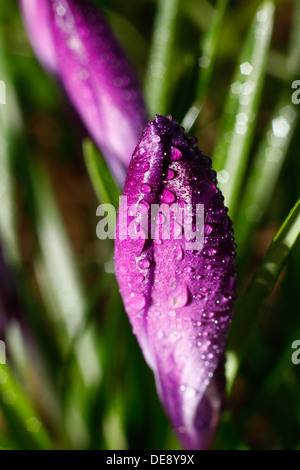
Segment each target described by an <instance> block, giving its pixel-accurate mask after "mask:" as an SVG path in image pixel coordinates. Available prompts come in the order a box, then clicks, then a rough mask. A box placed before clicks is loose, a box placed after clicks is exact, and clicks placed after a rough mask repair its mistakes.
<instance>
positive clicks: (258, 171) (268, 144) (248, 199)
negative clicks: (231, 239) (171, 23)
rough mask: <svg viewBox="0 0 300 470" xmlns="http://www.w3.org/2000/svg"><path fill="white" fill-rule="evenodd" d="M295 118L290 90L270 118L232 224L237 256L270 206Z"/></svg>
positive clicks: (295, 121) (242, 250) (294, 108)
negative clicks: (234, 222)
mask: <svg viewBox="0 0 300 470" xmlns="http://www.w3.org/2000/svg"><path fill="white" fill-rule="evenodd" d="M298 118H299V112H298V109H297V107H296V106H293V105H292V103H291V94H290V90H289V91H288V92H285V93H284V95H283V96H282V97H281V98H280V100H279V102H278V104H277V106H276V108H275V110H274V112H273V114H272V117H271V119H270V122H269V125H268V127H267V129H266V133H265V137H264V139H263V140H262V141H261V143H260V145H259V148H258V152H257V154H256V156H255V158H254V160H253V164H252V166H251V169H250V173H249V176H248V179H247V182H246V187H245V189H244V191H243V193H242V200H241V202H240V206H239V212H238V216H237V221H236V224H235V227H236V242H237V245H238V252H239V255H241V254H242V253H244V251H245V249H246V247H247V242H248V241H249V238H250V236H251V233H252V230H253V228H254V227H255V226H256V225H257V224H258V223H259V222H260V220H261V219H262V217H263V215H264V214H265V212H266V210H267V208H268V206H269V203H270V201H271V197H272V194H273V192H274V189H275V187H276V183H277V181H278V177H279V175H280V170H281V168H282V165H283V163H284V161H285V158H286V156H287V153H288V149H289V145H290V142H291V139H292V136H293V134H294V131H295V128H296V124H297V121H298Z"/></svg>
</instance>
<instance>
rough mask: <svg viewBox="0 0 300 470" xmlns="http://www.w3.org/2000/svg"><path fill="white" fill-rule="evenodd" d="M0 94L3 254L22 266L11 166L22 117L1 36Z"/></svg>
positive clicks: (0, 232)
mask: <svg viewBox="0 0 300 470" xmlns="http://www.w3.org/2000/svg"><path fill="white" fill-rule="evenodd" d="M0 70H1V76H0V78H1V83H0V86H1V90H2V91H1V95H2V98H4V101H5V103H0V129H1V135H0V188H1V210H0V237H1V242H2V245H3V249H4V254H5V257H6V258H7V260H8V261H9V262H10V264H13V265H14V266H15V267H19V266H20V250H19V240H18V236H17V227H16V199H15V180H14V174H13V169H12V166H13V165H12V161H13V153H14V152H13V151H14V145H15V139H16V137H17V136H18V134H19V133H20V128H21V117H20V111H19V108H18V104H17V100H16V96H15V90H14V87H13V83H12V81H11V79H10V76H9V74H8V72H7V70H6V60H5V55H4V53H3V51H2V44H1V37H0Z"/></svg>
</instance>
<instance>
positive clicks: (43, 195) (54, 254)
mask: <svg viewBox="0 0 300 470" xmlns="http://www.w3.org/2000/svg"><path fill="white" fill-rule="evenodd" d="M31 174H32V183H33V187H34V194H35V204H36V210H37V221H36V222H37V233H38V240H39V245H40V250H41V265H40V266H39V273H38V274H39V275H38V276H37V279H38V281H39V283H40V287H41V289H42V292H43V293H44V295H45V297H44V298H45V300H46V302H45V303H46V306H48V307H50V311H51V312H52V314H53V315H54V316H55V317H54V318H55V319H56V320H58V321H59V322H61V325H63V327H64V329H63V330H62V331H65V334H66V338H65V343H66V345H67V348H68V347H69V346H70V344H71V342H72V341H73V340H74V339H75V338H76V337H77V335H79V336H80V332H81V331H85V326H86V318H85V317H86V314H87V303H86V298H85V294H84V288H83V285H82V283H81V280H80V275H79V273H78V271H77V266H76V262H75V259H74V255H73V253H72V250H71V248H70V242H69V240H68V237H67V234H66V233H65V229H64V225H63V222H62V220H61V216H60V213H59V209H58V207H57V204H56V201H55V198H54V195H53V193H52V189H51V186H50V182H49V180H48V177H47V175H46V172H45V171H44V169H43V168H42V167H39V166H38V164H37V162H35V166H34V167H32V169H31ZM61 325H60V326H61ZM83 334H84V335H85V334H87V335H88V336H89V337H88V338H87V337H85V338H84V339H83V338H81V343H76V344H75V346H74V347H75V352H76V356H77V360H78V362H79V365H80V369H81V373H82V376H83V378H84V381H85V382H86V384H93V383H94V382H96V383H98V381H99V380H100V377H101V368H100V364H99V358H98V352H97V348H96V346H95V339H94V338H93V337H92V336H90V333H89V332H88V330H87V332H86V333H85V332H84V333H83ZM82 344H85V346H86V353H83V351H82V347H81V346H82ZM87 355H88V357H87ZM86 361H87V362H86Z"/></svg>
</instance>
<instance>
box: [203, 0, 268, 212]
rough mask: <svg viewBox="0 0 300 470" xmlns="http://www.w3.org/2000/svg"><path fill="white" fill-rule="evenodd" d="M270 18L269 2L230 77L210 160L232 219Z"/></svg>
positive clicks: (255, 107)
mask: <svg viewBox="0 0 300 470" xmlns="http://www.w3.org/2000/svg"><path fill="white" fill-rule="evenodd" d="M273 14H274V6H273V3H272V2H265V3H263V4H262V6H260V7H259V8H258V10H257V12H256V16H255V19H254V21H253V24H252V26H251V29H250V32H249V34H248V36H247V38H246V41H245V44H244V46H243V49H242V52H241V56H240V59H239V61H238V66H237V68H236V70H235V73H234V78H233V82H232V84H231V88H230V93H229V95H228V97H227V101H226V104H225V109H224V114H223V118H222V121H223V122H222V129H221V132H220V136H221V137H220V139H219V142H218V145H217V146H216V148H215V151H214V154H213V157H212V160H213V164H214V168H215V169H216V170H217V171H218V181H219V187H220V189H221V191H222V192H223V195H224V198H225V204H226V205H227V206H228V208H229V210H230V215H231V217H232V218H234V215H235V212H236V208H237V205H238V202H239V195H240V191H241V188H242V185H243V180H244V174H245V170H246V166H247V160H248V155H249V151H250V146H251V142H252V138H253V129H254V124H255V122H256V119H255V117H256V113H257V110H258V106H259V103H260V99H261V92H262V86H263V81H264V76H265V71H266V60H267V56H268V51H269V45H270V39H271V33H272V28H273Z"/></svg>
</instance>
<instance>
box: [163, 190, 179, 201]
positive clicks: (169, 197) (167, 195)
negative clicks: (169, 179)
mask: <svg viewBox="0 0 300 470" xmlns="http://www.w3.org/2000/svg"><path fill="white" fill-rule="evenodd" d="M160 199H161V202H165V203H166V204H171V203H172V202H175V201H176V196H175V194H174V193H172V191H169V190H168V189H164V190H163V191H162V193H161V196H160Z"/></svg>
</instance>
